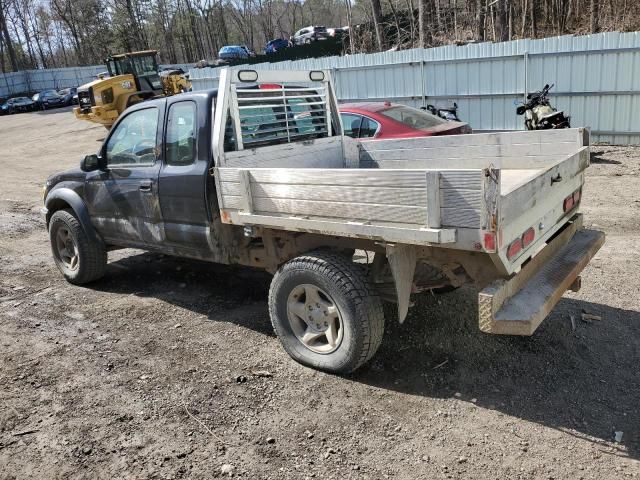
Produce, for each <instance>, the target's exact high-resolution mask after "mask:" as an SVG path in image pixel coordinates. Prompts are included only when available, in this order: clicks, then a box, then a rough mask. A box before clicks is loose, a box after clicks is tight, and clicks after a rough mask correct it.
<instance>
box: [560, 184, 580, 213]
mask: <svg viewBox="0 0 640 480" xmlns="http://www.w3.org/2000/svg"><path fill="white" fill-rule="evenodd" d="M581 196H582V188H579V189H578V190H576V191H575V192H573V193H572V194H571V195H569V196H568V197H567V198H565V199H564V202H562V209H563V210H564V211H565V213H566V212H569V211H571V210H573V209H574V208H576V207H577V206H578V203H580V197H581Z"/></svg>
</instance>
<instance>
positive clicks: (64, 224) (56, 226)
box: [49, 210, 107, 285]
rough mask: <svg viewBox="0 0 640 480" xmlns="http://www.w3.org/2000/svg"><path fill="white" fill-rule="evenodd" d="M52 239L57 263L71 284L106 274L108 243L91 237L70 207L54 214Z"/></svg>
mask: <svg viewBox="0 0 640 480" xmlns="http://www.w3.org/2000/svg"><path fill="white" fill-rule="evenodd" d="M49 239H50V240H51V251H52V253H53V259H54V261H55V263H56V266H57V267H58V270H60V272H61V273H62V275H64V278H65V279H66V280H67V281H68V282H69V283H73V284H75V285H83V284H85V283H89V282H92V281H94V280H97V279H99V278H100V277H102V276H103V275H104V273H105V270H106V268H107V252H106V250H105V248H104V245H103V244H102V243H98V242H97V241H95V240H92V239H91V238H89V236H88V235H87V234H86V233H85V231H84V230H83V228H82V225H80V222H79V221H78V219H77V218H76V217H75V215H73V213H72V212H71V211H70V210H58V211H57V212H55V213H54V214H53V215H52V216H51V220H50V221H49Z"/></svg>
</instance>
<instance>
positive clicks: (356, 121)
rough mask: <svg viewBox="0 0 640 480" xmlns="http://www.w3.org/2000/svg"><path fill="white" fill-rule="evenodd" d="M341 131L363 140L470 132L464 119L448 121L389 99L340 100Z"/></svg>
mask: <svg viewBox="0 0 640 480" xmlns="http://www.w3.org/2000/svg"><path fill="white" fill-rule="evenodd" d="M339 107H340V116H341V117H342V127H343V129H344V134H345V135H348V136H349V137H353V138H359V139H367V138H375V139H383V138H410V137H430V136H432V135H459V134H462V133H472V131H471V127H469V125H468V124H467V123H464V122H448V121H446V120H443V119H442V118H440V117H436V116H435V115H432V114H430V113H429V112H426V111H424V110H419V109H417V108H412V107H407V106H406V105H400V104H397V103H391V102H367V103H344V104H341V105H340V106H339Z"/></svg>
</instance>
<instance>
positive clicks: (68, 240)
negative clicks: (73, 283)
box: [55, 227, 79, 270]
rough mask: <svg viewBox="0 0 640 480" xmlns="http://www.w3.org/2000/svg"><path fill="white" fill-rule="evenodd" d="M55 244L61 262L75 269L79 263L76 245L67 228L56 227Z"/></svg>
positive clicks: (70, 268)
mask: <svg viewBox="0 0 640 480" xmlns="http://www.w3.org/2000/svg"><path fill="white" fill-rule="evenodd" d="M55 244H56V252H57V254H58V258H59V259H60V261H61V262H62V264H63V265H64V266H65V267H66V268H68V269H69V270H76V269H77V268H78V263H79V255H78V246H77V245H76V242H75V240H74V238H73V235H71V232H70V231H69V229H68V228H66V227H60V228H58V231H57V232H56V239H55Z"/></svg>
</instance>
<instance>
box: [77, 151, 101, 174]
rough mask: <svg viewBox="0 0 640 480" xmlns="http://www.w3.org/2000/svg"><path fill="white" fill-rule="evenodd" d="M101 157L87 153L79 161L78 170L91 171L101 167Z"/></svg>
mask: <svg viewBox="0 0 640 480" xmlns="http://www.w3.org/2000/svg"><path fill="white" fill-rule="evenodd" d="M100 160H101V158H100V157H99V156H98V155H96V154H95V153H94V154H93V155H87V156H86V157H84V158H83V159H82V160H81V161H80V170H82V171H83V172H93V171H95V170H98V169H99V168H100V167H101V162H100Z"/></svg>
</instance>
